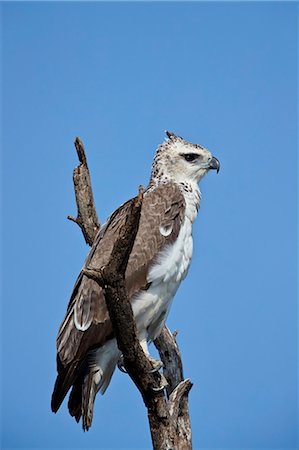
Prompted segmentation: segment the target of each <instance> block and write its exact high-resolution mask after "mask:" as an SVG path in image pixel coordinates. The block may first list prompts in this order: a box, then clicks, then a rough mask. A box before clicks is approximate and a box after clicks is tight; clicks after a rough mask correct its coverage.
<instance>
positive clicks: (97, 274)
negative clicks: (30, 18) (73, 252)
mask: <svg viewBox="0 0 299 450" xmlns="http://www.w3.org/2000/svg"><path fill="white" fill-rule="evenodd" d="M75 146H76V150H77V153H78V157H79V161H80V165H79V166H78V167H77V168H76V169H75V170H74V177H73V180H74V189H75V194H76V202H77V207H78V217H77V219H74V218H71V217H69V219H70V220H73V221H74V222H76V223H77V224H78V225H79V226H80V228H81V230H82V233H83V235H84V238H85V241H86V242H87V243H88V244H89V245H92V243H93V241H94V238H95V236H96V233H97V231H98V230H99V227H100V225H99V221H98V218H97V214H96V209H95V204H94V200H93V194H92V187H91V182H90V175H89V170H88V167H87V161H86V155H85V151H84V146H83V144H82V142H81V140H80V139H79V138H76V140H75ZM142 199H143V189H142V188H139V194H138V196H137V197H136V198H135V199H133V200H132V202H131V205H130V209H129V212H128V215H127V219H126V223H125V225H124V226H123V228H122V229H121V232H120V236H119V239H118V240H117V241H116V242H115V244H114V247H113V251H112V254H111V258H110V261H109V263H108V265H107V266H105V267H104V268H102V269H101V270H99V271H97V270H90V269H85V270H84V274H85V275H86V276H89V277H91V278H93V279H94V280H95V281H96V282H98V283H99V284H100V286H101V287H102V288H103V289H104V290H105V299H106V303H107V308H108V312H109V315H110V319H111V322H112V325H113V329H114V333H115V337H116V340H117V344H118V348H119V349H120V351H121V352H122V353H123V358H124V365H125V368H126V370H127V372H128V374H129V375H130V377H131V378H132V380H133V381H134V383H135V385H136V386H137V388H138V389H139V391H140V393H141V395H142V398H143V401H144V403H145V406H146V407H147V411H148V419H149V424H150V430H151V435H152V441H153V448H154V449H155V450H170V449H171V450H190V449H191V448H192V443H191V426H190V419H189V411H188V393H189V391H190V389H191V387H192V383H191V381H190V380H189V379H186V380H184V378H183V369H182V361H181V357H180V352H179V348H178V346H177V343H176V340H175V337H174V336H173V335H172V334H171V333H170V331H169V330H168V328H167V327H166V326H165V327H164V328H163V330H162V333H161V335H160V336H159V338H157V339H156V340H155V345H156V347H157V349H158V351H159V354H160V357H161V360H162V362H163V364H164V369H163V372H164V376H165V378H166V379H167V382H168V386H167V388H166V391H167V397H166V396H165V394H164V390H163V389H160V386H161V376H160V374H159V373H158V372H155V373H152V372H151V369H152V365H151V363H150V361H149V360H148V358H147V357H146V355H145V353H144V352H143V350H142V348H141V346H140V343H139V340H138V338H137V330H136V324H135V321H134V317H133V311H132V307H131V303H130V301H129V299H128V296H127V293H126V287H125V271H126V267H127V263H128V260H129V256H130V253H131V250H132V247H133V244H134V240H135V237H136V233H137V231H138V225H139V219H140V212H141V207H142Z"/></svg>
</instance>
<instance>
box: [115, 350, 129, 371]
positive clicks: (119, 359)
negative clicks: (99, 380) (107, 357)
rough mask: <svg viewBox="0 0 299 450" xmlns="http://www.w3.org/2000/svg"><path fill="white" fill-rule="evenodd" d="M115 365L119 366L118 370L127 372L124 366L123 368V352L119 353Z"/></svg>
mask: <svg viewBox="0 0 299 450" xmlns="http://www.w3.org/2000/svg"><path fill="white" fill-rule="evenodd" d="M117 367H118V368H119V370H120V371H121V372H123V373H128V372H127V371H126V368H125V365H124V355H123V354H121V355H120V357H119V358H118V361H117Z"/></svg>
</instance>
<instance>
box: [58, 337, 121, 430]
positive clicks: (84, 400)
mask: <svg viewBox="0 0 299 450" xmlns="http://www.w3.org/2000/svg"><path fill="white" fill-rule="evenodd" d="M119 356H120V352H119V350H118V348H117V344H116V340H115V339H111V340H109V341H107V342H106V344H104V345H103V346H102V347H100V348H98V349H96V350H92V351H90V352H89V353H88V355H87V356H86V358H85V360H84V361H83V362H80V365H79V363H78V362H77V363H73V364H71V365H69V366H67V367H65V368H64V367H63V366H62V364H61V363H60V361H59V360H58V361H57V367H58V376H57V379H56V383H55V387H54V391H53V394H52V402H51V407H52V411H53V412H57V411H58V409H59V407H60V405H61V403H62V402H63V400H64V398H65V396H66V395H67V393H68V391H69V389H70V388H71V387H72V390H71V393H70V397H69V401H68V409H69V412H70V415H71V416H72V417H74V418H75V420H76V421H77V422H79V420H80V418H81V416H82V427H83V430H84V431H88V429H89V428H90V427H91V424H92V419H93V410H94V401H95V397H96V395H97V393H98V392H99V391H100V392H101V394H104V392H105V391H106V389H107V387H108V385H109V383H110V380H111V377H112V375H113V372H114V370H115V366H116V363H117V360H118V358H119Z"/></svg>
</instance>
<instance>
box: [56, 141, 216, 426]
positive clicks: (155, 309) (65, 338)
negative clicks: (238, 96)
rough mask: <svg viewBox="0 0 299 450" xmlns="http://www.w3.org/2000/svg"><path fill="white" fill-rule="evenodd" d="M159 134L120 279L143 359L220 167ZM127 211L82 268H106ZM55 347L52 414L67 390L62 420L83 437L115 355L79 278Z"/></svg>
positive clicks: (100, 302)
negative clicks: (208, 178)
mask: <svg viewBox="0 0 299 450" xmlns="http://www.w3.org/2000/svg"><path fill="white" fill-rule="evenodd" d="M166 135H167V137H166V139H165V140H164V142H163V143H162V144H161V145H159V146H158V148H157V150H156V153H155V157H154V161H153V164H152V171H151V177H150V181H149V184H148V186H147V188H146V190H145V192H144V197H143V202H142V208H141V213H140V222H139V228H138V231H137V235H136V238H135V241H134V245H133V248H132V251H131V254H130V257H129V261H128V265H127V269H126V274H125V283H126V290H127V294H128V297H129V299H130V301H131V304H132V310H133V314H134V319H135V322H136V327H137V332H138V339H139V341H140V344H141V346H142V348H143V350H144V352H145V354H146V355H147V356H148V357H149V358H151V357H150V355H149V351H148V344H149V343H151V342H152V341H153V340H154V339H155V338H156V337H158V336H159V334H160V332H161V330H162V327H163V325H164V323H165V320H166V318H167V316H168V313H169V310H170V306H171V303H172V300H173V298H174V295H175V293H176V291H177V289H178V287H179V285H180V283H181V282H182V281H183V279H184V278H185V277H186V275H187V272H188V268H189V266H190V262H191V258H192V252H193V239H192V224H193V222H194V220H195V218H196V216H197V212H198V209H199V206H200V200H201V193H200V190H199V187H198V183H199V181H200V180H201V179H202V178H203V177H204V175H205V174H206V173H207V172H208V171H209V170H216V171H217V172H218V171H219V168H220V164H219V161H218V159H217V158H215V157H214V156H213V155H212V154H211V153H210V151H209V150H207V149H206V148H204V147H202V146H200V145H198V144H194V143H191V142H188V141H187V140H185V139H183V138H182V137H180V136H176V135H175V134H174V133H171V132H166ZM130 204H131V201H130V200H129V201H128V202H126V203H124V204H123V205H122V206H120V207H119V208H118V209H117V210H116V211H115V212H114V213H113V214H112V215H111V216H110V217H109V218H108V220H107V221H106V223H105V224H104V225H103V226H102V228H101V229H100V230H99V232H98V234H97V236H96V238H95V240H94V243H93V245H92V248H91V250H90V252H89V254H88V256H87V259H86V261H85V264H84V267H83V269H84V268H87V267H91V266H92V267H93V268H98V269H99V268H102V267H103V266H105V265H106V264H107V263H108V261H109V258H110V255H111V252H112V249H113V245H114V242H115V241H116V239H117V238H118V236H119V233H120V230H121V228H122V226H123V224H124V222H125V220H126V217H127V213H128V209H129V206H130ZM56 344H57V372H58V375H57V378H56V382H55V386H54V390H53V394H52V401H51V408H52V411H53V412H55V413H56V412H57V411H58V409H59V407H60V406H61V404H62V402H63V400H64V398H65V396H66V395H67V393H68V392H69V390H70V389H71V393H70V395H69V400H68V409H69V413H70V415H71V416H73V417H74V418H75V419H76V421H77V422H79V420H80V418H81V417H82V427H83V430H88V429H89V428H90V426H91V424H92V418H93V409H94V401H95V398H96V395H97V393H98V392H101V393H102V394H104V392H105V391H106V389H107V387H108V385H109V383H110V380H111V377H112V375H113V372H114V370H115V367H116V365H117V364H118V362H119V361H120V360H121V353H120V351H119V349H118V347H117V342H116V339H115V336H114V333H113V327H112V324H111V321H110V318H109V313H108V311H107V307H106V303H105V296H104V292H103V290H102V288H101V287H100V286H99V284H98V283H97V282H96V281H94V280H93V279H91V278H90V277H87V276H86V275H85V274H83V271H81V272H80V274H79V276H78V278H77V281H76V283H75V286H74V289H73V292H72V295H71V298H70V300H69V304H68V307H67V311H66V315H65V318H64V320H63V322H62V324H61V326H60V329H59V332H58V336H57V342H56ZM152 361H153V362H154V361H155V360H154V358H152ZM157 363H158V362H157ZM158 367H159V365H158Z"/></svg>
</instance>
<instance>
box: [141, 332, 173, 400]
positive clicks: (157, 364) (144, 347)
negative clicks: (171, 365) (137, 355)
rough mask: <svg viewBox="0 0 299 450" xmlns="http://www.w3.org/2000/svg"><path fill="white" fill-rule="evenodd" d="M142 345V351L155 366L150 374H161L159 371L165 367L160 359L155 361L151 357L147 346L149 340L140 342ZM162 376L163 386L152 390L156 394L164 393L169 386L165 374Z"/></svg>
mask: <svg viewBox="0 0 299 450" xmlns="http://www.w3.org/2000/svg"><path fill="white" fill-rule="evenodd" d="M140 345H141V347H142V350H143V351H144V353H145V354H146V357H147V359H148V360H149V362H150V363H151V365H152V366H153V368H152V370H151V371H150V372H151V373H154V372H159V370H160V369H162V367H163V363H162V361H160V360H159V359H155V358H153V357H152V356H151V355H150V353H149V351H148V346H147V340H146V339H142V340H141V341H140ZM160 376H161V386H159V387H158V388H154V387H153V388H152V390H153V391H155V392H160V391H163V390H164V389H165V387H166V386H167V385H168V382H167V380H166V378H165V376H164V374H163V373H160Z"/></svg>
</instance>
